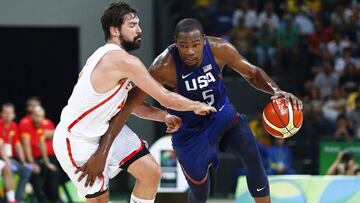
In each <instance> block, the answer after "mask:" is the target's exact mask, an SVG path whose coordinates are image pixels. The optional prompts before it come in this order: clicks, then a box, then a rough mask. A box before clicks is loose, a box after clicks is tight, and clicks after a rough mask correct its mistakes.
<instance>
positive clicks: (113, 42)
mask: <svg viewBox="0 0 360 203" xmlns="http://www.w3.org/2000/svg"><path fill="white" fill-rule="evenodd" d="M106 43H107V44H116V45H118V46H119V47H121V43H120V40H119V39H111V40H108V41H107V42H106ZM121 48H122V47H121Z"/></svg>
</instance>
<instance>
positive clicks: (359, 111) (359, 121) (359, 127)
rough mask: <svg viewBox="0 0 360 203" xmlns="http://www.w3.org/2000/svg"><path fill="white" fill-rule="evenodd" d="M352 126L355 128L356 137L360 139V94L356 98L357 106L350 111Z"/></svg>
mask: <svg viewBox="0 0 360 203" xmlns="http://www.w3.org/2000/svg"><path fill="white" fill-rule="evenodd" d="M348 118H349V121H350V126H351V127H353V129H354V135H355V138H356V139H358V140H359V139H360V96H357V97H356V99H355V108H354V109H353V110H351V111H350V112H349V116H348Z"/></svg>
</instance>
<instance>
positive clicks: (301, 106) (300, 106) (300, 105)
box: [299, 100, 304, 109]
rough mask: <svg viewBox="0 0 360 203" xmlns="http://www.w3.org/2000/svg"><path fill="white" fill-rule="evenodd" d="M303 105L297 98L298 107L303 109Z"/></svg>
mask: <svg viewBox="0 0 360 203" xmlns="http://www.w3.org/2000/svg"><path fill="white" fill-rule="evenodd" d="M303 107H304V106H303V103H302V101H301V100H299V108H300V109H303Z"/></svg>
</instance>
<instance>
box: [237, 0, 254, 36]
mask: <svg viewBox="0 0 360 203" xmlns="http://www.w3.org/2000/svg"><path fill="white" fill-rule="evenodd" d="M237 4H238V5H239V6H238V8H237V9H236V10H235V12H234V17H233V20H232V23H233V26H234V27H236V26H238V25H239V19H240V18H243V19H244V26H245V27H246V28H251V29H253V30H255V29H256V27H257V12H256V10H253V9H251V8H249V3H248V1H247V0H243V1H241V2H237Z"/></svg>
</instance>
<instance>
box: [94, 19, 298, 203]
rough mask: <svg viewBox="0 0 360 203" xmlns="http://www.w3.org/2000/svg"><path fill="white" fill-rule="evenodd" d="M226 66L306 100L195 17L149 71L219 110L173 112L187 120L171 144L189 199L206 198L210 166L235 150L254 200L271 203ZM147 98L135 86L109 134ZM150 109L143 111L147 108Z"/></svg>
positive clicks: (194, 202) (263, 86) (267, 88)
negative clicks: (233, 98) (230, 95)
mask: <svg viewBox="0 0 360 203" xmlns="http://www.w3.org/2000/svg"><path fill="white" fill-rule="evenodd" d="M225 65H227V66H229V67H230V68H232V69H234V70H235V71H236V72H238V73H239V74H240V75H241V76H242V77H244V78H245V79H246V80H247V81H248V82H249V83H250V84H251V85H253V86H254V87H255V88H257V89H259V90H261V91H264V92H266V93H269V94H271V95H273V96H272V97H271V99H277V98H280V97H285V99H287V100H289V101H291V103H292V105H293V108H295V109H301V108H302V102H301V101H300V100H299V99H298V98H297V97H295V96H294V95H293V94H291V93H288V92H284V91H282V90H281V89H280V88H279V87H278V86H277V85H276V83H275V82H274V81H273V80H272V79H271V78H270V77H269V76H268V75H267V74H266V73H265V72H264V71H263V70H262V69H260V68H258V67H256V66H254V65H252V64H250V63H249V62H248V61H246V59H244V58H243V57H242V56H241V55H240V54H239V53H238V51H237V50H236V49H235V48H234V46H232V45H231V44H230V43H229V42H227V41H225V40H223V39H220V38H216V37H210V36H205V35H204V32H203V28H202V25H201V24H200V22H199V21H197V20H195V19H184V20H181V21H180V22H179V23H178V24H177V25H176V28H175V44H173V45H170V46H169V47H168V48H167V49H166V50H165V51H164V52H163V53H162V54H161V55H159V56H158V57H157V58H156V59H155V60H154V62H153V63H152V65H151V67H150V73H151V75H152V76H153V77H154V78H155V79H156V80H157V81H158V82H160V83H161V84H163V85H166V86H168V87H171V88H173V89H175V90H176V91H177V93H179V94H180V95H183V96H185V97H187V98H190V99H192V100H197V101H200V102H206V103H208V104H209V105H212V106H214V107H215V108H216V109H217V112H214V113H211V114H209V115H207V116H203V117H202V116H197V115H195V114H194V113H192V112H178V111H170V113H171V114H173V115H176V116H178V117H180V118H181V120H182V123H181V126H180V128H179V129H178V130H177V131H176V132H173V133H172V142H173V148H174V149H175V151H176V155H177V157H178V160H179V162H180V164H181V166H182V169H183V172H184V174H185V177H186V179H187V182H188V184H189V186H190V192H189V201H190V203H203V202H206V201H207V198H208V194H209V189H210V179H209V176H208V172H209V167H217V166H218V164H219V158H218V149H220V150H222V151H225V152H230V153H233V154H234V155H235V156H236V157H237V158H239V159H240V160H241V161H242V162H243V163H244V165H245V167H246V169H247V170H246V171H247V174H246V178H247V183H248V188H249V191H250V193H251V195H252V196H253V197H254V200H255V202H257V203H269V202H270V197H269V183H268V180H267V176H266V173H265V171H264V168H263V166H262V164H261V160H260V156H259V152H258V149H257V146H256V142H255V139H254V136H253V134H252V132H251V130H250V128H249V126H248V121H247V119H246V116H245V115H243V114H239V113H238V112H237V111H236V109H235V108H234V106H233V105H232V104H231V102H230V100H229V99H228V97H227V94H226V90H225V86H224V82H223V80H222V77H221V72H222V69H223V68H224V67H225ZM145 97H146V95H145V94H144V93H142V92H141V91H140V90H139V89H136V88H135V89H133V90H132V92H131V93H130V95H129V99H128V102H127V104H126V105H125V107H124V108H123V109H122V111H121V112H120V113H118V114H117V115H116V116H115V117H114V118H113V120H112V122H111V124H110V127H109V130H108V132H107V133H106V134H105V135H104V136H105V137H106V136H113V135H115V134H116V133H117V132H118V131H119V130H120V129H121V128H122V126H123V123H124V122H125V120H126V118H127V116H128V114H130V113H131V112H132V110H133V109H134V108H135V107H136V106H137V104H139V103H140V102H142V101H143V100H144V98H145ZM150 109H151V108H149V109H148V110H144V109H143V112H146V111H151V110H150ZM92 165H95V164H92ZM88 168H91V167H90V166H89V167H88ZM90 170H92V172H91V173H92V174H90V177H91V176H93V175H96V174H97V173H98V171H95V169H90ZM88 173H89V172H88Z"/></svg>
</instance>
